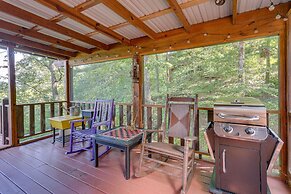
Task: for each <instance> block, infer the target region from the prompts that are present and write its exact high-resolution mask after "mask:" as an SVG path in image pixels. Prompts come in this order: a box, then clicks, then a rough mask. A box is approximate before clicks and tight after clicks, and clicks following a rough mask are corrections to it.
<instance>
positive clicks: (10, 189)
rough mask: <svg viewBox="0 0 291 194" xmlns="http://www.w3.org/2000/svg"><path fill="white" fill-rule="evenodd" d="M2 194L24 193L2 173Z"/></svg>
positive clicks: (0, 188)
mask: <svg viewBox="0 0 291 194" xmlns="http://www.w3.org/2000/svg"><path fill="white" fill-rule="evenodd" d="M0 193H1V194H11V193H15V194H21V193H24V191H22V190H21V189H20V188H19V187H18V186H17V185H15V184H14V183H13V182H11V181H10V180H9V179H7V178H6V177H5V176H4V175H3V174H1V173H0Z"/></svg>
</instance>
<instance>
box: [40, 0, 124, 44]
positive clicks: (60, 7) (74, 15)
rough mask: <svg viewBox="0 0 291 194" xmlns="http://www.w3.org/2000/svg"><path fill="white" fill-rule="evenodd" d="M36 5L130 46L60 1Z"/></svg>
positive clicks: (111, 31)
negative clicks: (47, 8) (40, 5)
mask: <svg viewBox="0 0 291 194" xmlns="http://www.w3.org/2000/svg"><path fill="white" fill-rule="evenodd" d="M36 1H37V2H38V3H41V4H42V5H45V6H47V7H49V8H51V9H53V10H55V11H57V12H59V13H61V14H62V15H65V16H67V17H69V18H71V19H73V20H76V21H78V22H80V23H82V24H84V25H86V26H88V27H89V28H91V29H93V30H97V31H98V32H101V33H102V34H104V35H106V36H110V37H112V38H113V39H115V40H117V41H119V42H121V43H124V44H126V45H130V40H129V39H127V38H125V37H123V36H121V35H120V34H118V33H116V32H114V31H113V30H111V29H109V28H107V27H106V26H104V25H102V24H100V23H98V22H96V21H95V20H93V19H91V18H89V17H87V16H85V15H83V14H81V13H80V12H79V11H78V10H76V9H74V8H71V7H69V6H67V5H66V4H65V3H62V2H61V1H53V0H36Z"/></svg>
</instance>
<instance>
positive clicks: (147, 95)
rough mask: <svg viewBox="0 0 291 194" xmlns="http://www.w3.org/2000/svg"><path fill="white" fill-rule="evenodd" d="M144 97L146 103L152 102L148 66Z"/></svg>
mask: <svg viewBox="0 0 291 194" xmlns="http://www.w3.org/2000/svg"><path fill="white" fill-rule="evenodd" d="M144 97H145V101H146V103H150V102H152V98H151V83H150V76H149V71H148V69H147V68H145V69H144Z"/></svg>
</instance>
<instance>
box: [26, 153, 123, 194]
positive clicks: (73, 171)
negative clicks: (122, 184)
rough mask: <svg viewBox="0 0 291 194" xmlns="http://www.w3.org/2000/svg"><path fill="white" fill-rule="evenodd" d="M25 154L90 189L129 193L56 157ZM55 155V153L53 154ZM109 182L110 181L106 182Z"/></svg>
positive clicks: (41, 154)
mask: <svg viewBox="0 0 291 194" xmlns="http://www.w3.org/2000/svg"><path fill="white" fill-rule="evenodd" d="M25 152H26V153H28V154H30V155H31V157H35V158H37V159H42V161H44V162H45V163H46V164H47V165H49V166H51V167H54V168H56V169H58V170H60V171H62V172H65V173H67V174H68V175H71V176H72V177H74V178H76V179H78V180H80V181H83V182H85V183H87V184H88V185H90V186H91V187H92V188H96V189H98V190H100V191H101V192H104V193H120V194H128V193H129V192H127V191H125V188H118V187H117V186H116V185H114V184H113V183H111V184H110V185H109V183H108V182H105V181H104V180H102V179H100V178H99V177H98V178H97V177H94V176H92V175H91V174H88V173H85V172H82V171H80V170H79V169H77V168H76V167H75V166H70V165H68V164H66V163H63V162H61V161H60V160H59V159H58V158H57V157H51V156H49V155H48V154H47V152H42V153H39V152H35V150H34V149H31V150H26V151H25ZM54 155H55V153H54ZM40 168H42V167H40ZM108 181H110V180H108Z"/></svg>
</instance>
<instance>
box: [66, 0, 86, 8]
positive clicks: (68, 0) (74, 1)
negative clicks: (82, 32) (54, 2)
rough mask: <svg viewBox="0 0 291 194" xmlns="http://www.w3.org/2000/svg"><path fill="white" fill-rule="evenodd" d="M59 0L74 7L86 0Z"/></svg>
mask: <svg viewBox="0 0 291 194" xmlns="http://www.w3.org/2000/svg"><path fill="white" fill-rule="evenodd" d="M60 1H61V2H63V3H65V4H67V5H68V6H70V7H76V6H77V5H79V4H81V3H84V2H86V0H60Z"/></svg>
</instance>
